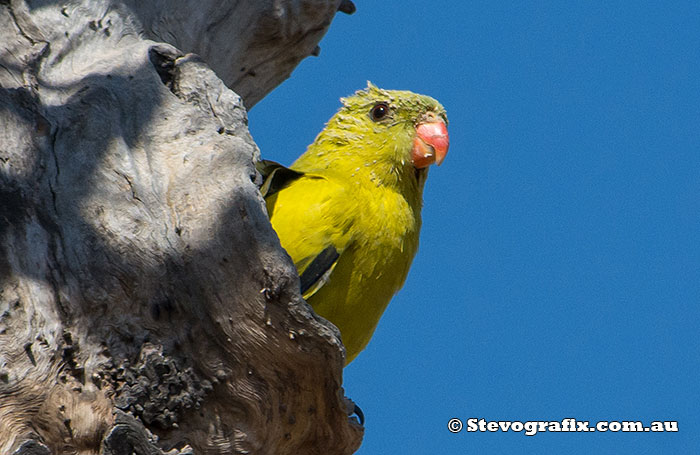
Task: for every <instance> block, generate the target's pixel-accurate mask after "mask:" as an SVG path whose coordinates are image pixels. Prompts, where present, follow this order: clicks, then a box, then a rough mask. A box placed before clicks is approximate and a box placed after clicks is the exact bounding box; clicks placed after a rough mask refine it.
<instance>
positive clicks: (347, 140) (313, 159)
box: [294, 83, 449, 175]
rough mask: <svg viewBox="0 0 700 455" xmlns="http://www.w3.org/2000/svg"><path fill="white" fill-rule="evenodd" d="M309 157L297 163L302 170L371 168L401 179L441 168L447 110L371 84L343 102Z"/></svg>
mask: <svg viewBox="0 0 700 455" xmlns="http://www.w3.org/2000/svg"><path fill="white" fill-rule="evenodd" d="M341 101H342V103H343V106H342V107H341V108H340V110H339V111H338V112H337V113H336V114H335V115H334V116H333V117H332V118H331V119H330V120H329V121H328V123H327V124H326V128H325V129H324V130H323V131H322V132H321V133H320V134H319V135H318V137H317V138H316V140H315V141H314V143H313V144H311V145H310V146H309V149H308V150H307V152H306V153H305V154H304V155H302V156H301V157H300V158H299V160H297V162H296V163H295V165H294V166H295V167H296V168H302V169H304V170H311V168H315V169H316V170H320V169H321V168H322V169H339V170H340V171H342V170H344V169H351V168H353V169H354V168H357V167H371V168H372V170H373V171H374V173H375V174H377V173H380V172H385V173H390V174H393V175H399V174H403V173H413V174H415V173H416V169H424V168H427V167H428V166H429V165H431V164H433V163H436V164H438V165H439V164H440V163H441V162H442V160H443V159H444V158H445V155H446V153H447V148H448V146H449V138H448V134H447V115H446V113H445V108H443V107H442V105H441V104H440V103H438V102H437V101H436V100H435V99H433V98H431V97H429V96H425V95H418V94H416V93H413V92H409V91H402V90H383V89H380V88H378V87H376V86H374V85H372V84H371V83H368V86H367V88H366V89H364V90H360V91H358V92H356V93H355V94H354V95H352V96H349V97H347V98H342V99H341Z"/></svg>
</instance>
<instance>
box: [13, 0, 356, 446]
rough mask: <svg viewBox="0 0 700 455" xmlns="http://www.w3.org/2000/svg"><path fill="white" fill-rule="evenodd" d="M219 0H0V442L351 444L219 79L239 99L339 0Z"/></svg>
mask: <svg viewBox="0 0 700 455" xmlns="http://www.w3.org/2000/svg"><path fill="white" fill-rule="evenodd" d="M219 3H220V2H213V1H204V2H198V1H194V0H192V1H187V0H182V1H177V2H174V1H172V2H162V1H161V2H140V1H136V0H125V1H118V0H112V1H108V0H93V1H90V0H84V1H77V0H73V1H70V0H68V1H66V2H61V3H58V2H52V1H19V0H13V1H7V0H4V1H0V453H17V454H20V453H22V454H48V453H52V454H59V453H84V454H89V453H103V454H114V455H116V454H131V453H137V454H161V453H164V452H167V451H170V450H172V452H168V453H172V454H175V453H181V454H185V453H196V454H204V453H211V454H216V453H262V454H266V453H275V454H285V453H289V454H298V453H319V454H321V453H322V454H325V453H351V452H353V451H354V450H355V449H356V448H357V447H358V446H359V443H360V441H361V437H362V428H361V427H360V426H359V425H357V424H356V423H355V422H354V421H352V420H349V419H348V417H347V409H346V408H347V406H346V404H345V401H344V397H343V393H342V388H341V383H342V366H343V358H342V345H341V344H340V340H339V336H338V332H337V329H335V327H333V326H332V325H331V324H329V323H328V322H326V321H324V320H322V319H320V318H318V317H317V316H315V315H314V313H313V312H312V311H311V310H310V308H309V307H308V306H307V305H306V304H305V303H304V302H303V300H302V299H301V297H300V295H299V289H298V279H297V277H296V274H295V270H294V267H293V264H292V263H291V261H290V259H289V257H288V256H287V255H286V253H285V252H284V251H283V250H282V249H281V247H280V245H279V242H278V240H277V237H276V235H275V234H274V232H273V231H272V230H271V227H270V225H269V222H268V221H267V217H266V215H265V212H264V204H263V201H262V198H261V197H260V194H259V193H258V191H257V187H256V184H257V183H259V182H257V180H258V179H259V177H258V176H257V175H256V172H255V168H254V165H253V163H254V160H255V159H256V158H257V156H258V151H257V147H256V146H255V144H254V142H253V140H252V139H251V137H250V135H249V133H248V130H247V126H246V125H247V116H246V111H245V109H244V107H243V106H244V103H243V101H242V99H241V98H240V97H239V96H238V95H237V94H236V93H234V92H233V91H231V90H230V89H229V88H227V86H226V85H225V84H224V83H223V82H222V80H221V79H223V81H225V82H226V83H228V84H229V86H230V87H231V88H232V89H233V90H235V91H237V92H238V93H240V94H241V95H242V96H243V100H245V104H247V105H248V106H252V105H253V104H254V103H255V102H257V101H258V100H259V99H260V98H262V97H263V96H264V95H265V94H266V93H267V92H268V91H269V90H271V89H272V88H273V87H274V86H275V85H276V84H277V83H279V82H280V81H281V80H283V79H284V78H285V77H287V76H288V75H289V73H290V71H291V70H292V68H293V67H294V66H295V65H296V64H297V63H298V62H299V61H300V60H301V59H302V58H303V57H305V56H307V55H309V53H310V52H312V51H313V49H314V48H315V47H316V44H317V42H318V40H319V39H320V38H321V36H322V35H323V34H324V33H325V31H326V29H327V27H328V25H329V23H330V20H331V19H332V17H333V15H334V14H335V11H336V10H337V8H338V7H339V3H341V2H340V1H338V0H336V1H320V0H316V1H314V0H277V1H261V2H241V1H230V2H227V3H226V4H225V5H223V6H220V5H219ZM343 5H344V7H343V8H345V9H347V8H348V3H343ZM188 52H197V53H198V54H199V56H200V57H197V56H196V55H193V54H187V53H188ZM210 66H211V68H213V69H214V70H215V71H216V73H215V72H214V71H212V69H210ZM220 78H221V79H220Z"/></svg>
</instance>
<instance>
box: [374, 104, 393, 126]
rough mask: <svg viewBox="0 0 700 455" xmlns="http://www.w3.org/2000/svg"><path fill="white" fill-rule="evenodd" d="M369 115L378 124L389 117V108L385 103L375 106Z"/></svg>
mask: <svg viewBox="0 0 700 455" xmlns="http://www.w3.org/2000/svg"><path fill="white" fill-rule="evenodd" d="M369 115H370V117H372V120H374V121H375V122H377V121H379V120H381V119H383V118H384V117H386V116H387V115H389V106H387V105H386V104H385V103H379V104H375V105H374V107H373V108H372V110H371V111H369Z"/></svg>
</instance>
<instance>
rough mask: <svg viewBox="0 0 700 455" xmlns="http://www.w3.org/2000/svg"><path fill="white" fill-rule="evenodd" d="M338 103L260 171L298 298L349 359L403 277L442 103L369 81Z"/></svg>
mask: <svg viewBox="0 0 700 455" xmlns="http://www.w3.org/2000/svg"><path fill="white" fill-rule="evenodd" d="M341 101H342V104H343V106H342V107H341V108H340V110H339V111H338V112H337V113H336V114H335V115H334V116H333V117H332V118H331V119H330V121H328V123H327V124H326V127H325V128H324V129H323V131H321V133H320V134H319V135H318V136H317V137H316V140H315V141H314V142H313V144H311V145H310V146H309V147H308V149H307V150H306V152H305V153H304V154H303V155H301V156H300V157H299V158H298V159H297V160H296V162H294V164H293V165H292V166H291V167H289V168H286V167H283V166H281V165H279V164H277V163H274V162H272V161H261V162H260V163H258V170H259V171H260V172H261V174H262V175H263V177H264V183H263V186H262V187H261V192H262V194H263V196H264V197H265V201H266V204H267V210H268V214H269V216H270V221H271V223H272V227H273V228H274V229H275V231H276V232H277V234H278V236H279V238H280V242H281V244H282V247H284V249H285V250H286V251H287V252H288V253H289V255H290V256H291V257H292V260H293V261H294V264H295V265H296V268H297V271H298V273H299V277H300V282H301V292H302V295H303V296H304V298H305V299H306V300H307V301H308V303H309V304H310V305H311V306H312V307H313V308H314V310H315V311H316V313H318V314H320V315H321V316H323V317H325V318H326V319H328V320H330V321H331V322H333V324H335V325H336V326H337V327H338V329H340V333H341V336H342V340H343V344H344V345H345V348H346V364H347V363H350V362H351V361H352V360H353V359H354V358H355V357H356V356H357V354H358V353H359V352H360V351H362V350H363V349H364V348H365V346H366V345H367V343H368V342H369V339H370V338H371V337H372V334H373V333H374V329H375V328H376V326H377V323H378V322H379V318H380V317H381V315H382V313H383V312H384V309H385V308H386V306H387V304H388V303H389V300H391V298H392V297H393V295H394V294H395V293H396V292H397V291H398V290H399V289H400V288H401V286H402V285H403V283H404V280H405V279H406V275H407V274H408V269H409V267H410V265H411V261H412V260H413V257H414V256H415V254H416V251H417V249H418V236H419V231H420V227H421V206H422V202H423V201H422V193H423V186H424V184H425V181H426V178H427V176H428V167H429V166H430V165H431V164H433V163H435V164H438V165H440V163H442V161H443V160H444V159H445V155H446V154H447V148H448V146H449V138H448V134H447V126H446V125H447V116H446V114H445V109H444V108H443V107H442V105H440V103H438V102H437V101H436V100H434V99H433V98H430V97H428V96H424V95H417V94H415V93H412V92H408V91H399V90H382V89H380V88H377V87H376V86H374V85H372V84H371V83H370V84H368V87H367V88H366V89H365V90H361V91H358V92H356V93H355V94H354V95H353V96H350V97H348V98H343V99H341Z"/></svg>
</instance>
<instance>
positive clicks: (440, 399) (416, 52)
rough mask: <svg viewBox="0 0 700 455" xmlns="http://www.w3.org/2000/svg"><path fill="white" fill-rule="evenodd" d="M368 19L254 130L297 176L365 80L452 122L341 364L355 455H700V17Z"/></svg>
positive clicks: (503, 7) (624, 8) (497, 5)
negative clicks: (415, 237) (405, 240)
mask: <svg viewBox="0 0 700 455" xmlns="http://www.w3.org/2000/svg"><path fill="white" fill-rule="evenodd" d="M355 3H356V5H357V7H358V11H357V13H355V15H353V16H346V15H343V14H339V15H338V16H337V17H336V19H335V21H334V22H333V24H332V25H331V28H330V30H329V32H328V34H327V35H326V37H325V38H324V39H323V41H322V42H321V55H320V56H319V57H318V58H308V59H306V60H305V61H304V62H302V64H301V65H300V66H299V67H298V68H297V69H296V71H295V72H294V73H293V74H292V77H291V78H290V79H289V80H288V81H286V82H285V83H283V84H282V85H281V86H280V87H279V88H277V89H276V90H275V91H274V92H273V93H271V94H270V95H269V96H268V97H267V98H266V99H264V100H263V101H262V102H260V104H258V105H257V106H255V107H254V108H253V109H252V110H251V112H250V129H251V132H252V134H253V136H254V138H255V140H256V141H257V143H258V145H259V146H260V148H261V151H262V154H263V156H264V157H265V158H268V159H274V160H276V161H280V162H282V163H284V164H291V162H292V161H293V160H294V158H296V157H297V156H298V155H299V154H301V153H302V152H303V150H304V149H305V148H306V146H307V145H308V144H309V143H310V142H312V141H313V139H314V137H315V136H316V134H317V133H318V131H320V129H321V128H322V127H323V125H324V123H325V122H326V120H328V118H330V116H331V115H332V114H333V113H334V112H335V111H336V109H337V108H338V106H339V102H338V98H339V97H341V96H345V95H348V94H351V93H352V92H354V91H355V90H357V89H360V88H364V87H365V85H366V81H367V80H371V81H372V82H373V83H375V84H377V85H378V86H380V87H383V88H388V89H407V90H412V91H415V92H420V93H425V94H428V95H431V96H433V97H435V98H437V99H438V100H440V101H441V102H442V103H443V104H444V106H445V107H446V109H447V112H448V116H449V118H450V125H449V131H450V139H451V148H450V152H449V154H448V156H447V159H446V160H445V162H444V163H443V165H442V166H441V167H440V168H434V169H432V170H431V172H430V178H429V179H428V183H427V185H426V191H425V207H424V209H423V219H424V225H423V230H422V233H421V247H420V251H419V252H418V255H417V257H416V259H415V261H414V263H413V267H412V269H411V273H410V275H409V277H408V280H407V284H406V286H405V287H404V288H403V289H402V290H401V291H400V292H399V294H397V296H396V297H395V298H394V300H393V301H392V303H391V304H390V305H389V307H388V309H387V311H386V313H385V314H384V317H383V319H382V321H381V322H380V324H379V327H378V329H377V332H376V333H375V335H374V338H373V339H372V341H371V342H370V345H369V347H368V348H367V349H366V350H365V351H364V352H363V353H361V354H360V355H359V357H358V358H357V360H355V361H354V362H353V363H352V364H351V365H350V366H349V367H347V368H346V369H345V377H344V382H345V384H344V385H345V390H346V393H347V394H348V396H350V397H351V398H352V399H354V400H355V401H356V402H357V403H358V404H359V405H360V406H361V407H362V409H363V410H364V412H365V415H366V417H367V422H366V433H365V439H364V443H363V446H362V448H361V449H360V451H359V452H358V453H360V454H379V453H381V454H390V453H397V454H413V453H415V454H427V453H441V454H451V453H460V454H461V453H479V454H491V453H508V454H519V453H554V454H559V453H584V454H590V453H596V454H605V453H615V454H624V453H634V454H656V453H700V417H699V414H700V412H699V409H700V311H698V305H699V304H700V3H698V2H647V1H636V2H627V1H626V2H618V1H606V2H550V1H534V2H501V1H480V2H446V1H443V2H441V1H434V2H424V1H420V2H419V1H415V0H405V1H402V2H370V1H361V0H356V1H355ZM453 417H456V418H460V419H462V420H465V421H466V419H469V418H484V419H487V420H520V421H528V420H561V419H564V418H576V419H578V420H587V421H591V422H596V421H599V420H616V421H622V420H633V421H636V420H640V421H642V422H644V424H646V425H648V424H649V423H650V422H651V421H653V420H677V421H678V422H679V423H678V426H679V430H680V431H679V432H678V433H660V434H653V433H622V432H619V433H610V432H609V433H543V434H537V435H535V436H525V435H523V433H522V432H521V433H514V432H508V433H501V432H498V433H488V432H487V433H478V432H466V431H462V432H460V433H457V434H452V433H450V432H449V431H448V430H447V422H448V420H449V419H450V418H453Z"/></svg>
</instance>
